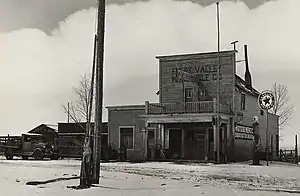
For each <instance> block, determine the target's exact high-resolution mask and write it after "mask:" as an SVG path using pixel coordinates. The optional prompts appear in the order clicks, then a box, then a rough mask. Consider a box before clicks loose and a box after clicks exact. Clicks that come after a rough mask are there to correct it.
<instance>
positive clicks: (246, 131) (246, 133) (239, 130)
mask: <svg viewBox="0 0 300 196" xmlns="http://www.w3.org/2000/svg"><path fill="white" fill-rule="evenodd" d="M234 134H235V138H236V139H244V140H253V138H254V136H253V128H252V127H246V126H241V125H237V126H236V127H235V133H234Z"/></svg>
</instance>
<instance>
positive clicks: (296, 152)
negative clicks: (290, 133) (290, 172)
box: [295, 134, 299, 164]
mask: <svg viewBox="0 0 300 196" xmlns="http://www.w3.org/2000/svg"><path fill="white" fill-rule="evenodd" d="M298 162H299V161H298V135H297V134H296V135H295V163H296V164H298Z"/></svg>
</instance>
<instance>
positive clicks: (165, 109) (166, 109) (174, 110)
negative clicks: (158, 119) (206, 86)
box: [146, 101, 230, 114]
mask: <svg viewBox="0 0 300 196" xmlns="http://www.w3.org/2000/svg"><path fill="white" fill-rule="evenodd" d="M215 105H216V103H215V101H201V102H180V103H149V102H146V108H147V109H146V110H147V111H146V113H147V114H196V113H213V112H214V111H216V110H215ZM229 112H230V108H229V106H226V105H220V113H225V114H229Z"/></svg>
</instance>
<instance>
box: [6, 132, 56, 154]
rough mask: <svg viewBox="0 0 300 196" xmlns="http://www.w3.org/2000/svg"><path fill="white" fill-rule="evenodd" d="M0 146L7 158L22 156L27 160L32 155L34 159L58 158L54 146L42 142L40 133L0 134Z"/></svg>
mask: <svg viewBox="0 0 300 196" xmlns="http://www.w3.org/2000/svg"><path fill="white" fill-rule="evenodd" d="M0 148H1V149H2V151H3V152H4V156H5V158H6V159H7V160H12V159H13V158H14V157H22V159H24V160H27V159H28V158H29V157H33V158H34V159H36V160H42V159H44V158H50V159H53V160H55V159H58V158H59V156H58V153H57V152H56V147H55V146H53V145H50V144H47V143H45V142H44V138H43V136H42V135H40V134H28V133H27V134H22V135H21V136H0Z"/></svg>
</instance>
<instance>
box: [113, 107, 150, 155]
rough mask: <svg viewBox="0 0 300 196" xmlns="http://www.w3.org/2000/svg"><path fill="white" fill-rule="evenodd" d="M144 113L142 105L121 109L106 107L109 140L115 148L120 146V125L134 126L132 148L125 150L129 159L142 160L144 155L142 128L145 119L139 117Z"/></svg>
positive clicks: (143, 127)
mask: <svg viewBox="0 0 300 196" xmlns="http://www.w3.org/2000/svg"><path fill="white" fill-rule="evenodd" d="M144 114H145V108H144V106H139V107H138V106H136V107H132V108H122V109H115V108H108V130H109V142H110V143H111V144H113V145H114V146H115V147H116V148H117V149H119V147H120V131H119V128H120V127H122V126H133V127H134V149H129V150H128V151H127V157H128V159H130V160H134V159H138V160H142V159H143V157H144V154H143V153H144V147H143V132H142V130H144V129H145V120H144V118H143V117H141V115H144Z"/></svg>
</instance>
